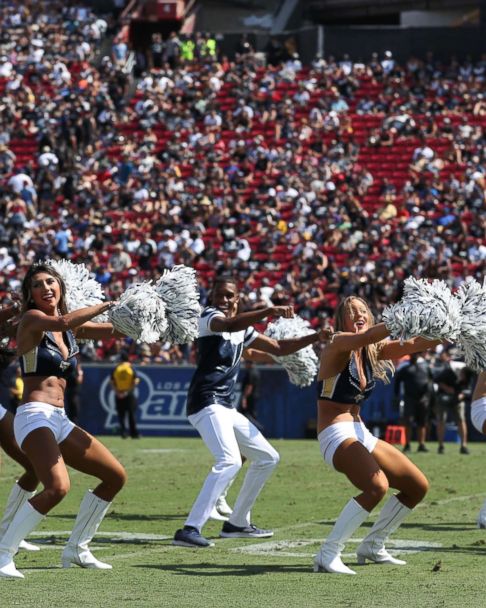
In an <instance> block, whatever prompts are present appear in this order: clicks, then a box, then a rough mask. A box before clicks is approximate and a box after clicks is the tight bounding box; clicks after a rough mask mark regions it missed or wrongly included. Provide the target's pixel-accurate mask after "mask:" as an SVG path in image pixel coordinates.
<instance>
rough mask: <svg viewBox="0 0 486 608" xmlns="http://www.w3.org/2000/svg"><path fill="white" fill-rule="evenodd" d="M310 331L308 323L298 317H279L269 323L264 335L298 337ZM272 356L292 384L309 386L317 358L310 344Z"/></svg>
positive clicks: (316, 366) (281, 338)
mask: <svg viewBox="0 0 486 608" xmlns="http://www.w3.org/2000/svg"><path fill="white" fill-rule="evenodd" d="M312 333H314V332H313V331H312V329H310V328H309V323H308V322H307V321H304V319H301V318H300V317H292V318H290V319H284V318H282V317H280V318H279V319H277V320H276V321H275V322H274V323H269V324H268V326H267V329H266V330H265V335H266V336H268V337H269V338H273V339H274V340H287V339H289V338H300V337H302V336H307V335H309V334H312ZM272 357H273V358H274V359H275V361H277V362H278V363H280V364H281V365H282V366H283V367H284V369H285V370H286V372H287V373H288V375H289V379H290V382H292V384H296V385H297V386H300V387H303V386H309V385H310V384H312V381H313V380H314V378H315V377H316V374H317V370H318V358H317V355H316V353H315V352H314V349H313V348H312V346H306V347H305V348H302V349H300V350H298V351H297V352H295V353H293V354H291V355H284V356H283V357H277V356H273V355H272Z"/></svg>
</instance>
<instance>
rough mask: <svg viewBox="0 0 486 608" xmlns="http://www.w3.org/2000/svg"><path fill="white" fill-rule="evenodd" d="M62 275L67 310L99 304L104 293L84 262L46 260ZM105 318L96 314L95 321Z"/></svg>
mask: <svg viewBox="0 0 486 608" xmlns="http://www.w3.org/2000/svg"><path fill="white" fill-rule="evenodd" d="M44 263H45V264H47V265H48V266H52V268H54V270H56V271H57V272H58V273H59V274H60V275H61V277H62V280H63V281H64V284H65V285H66V306H67V309H68V311H69V312H72V311H73V310H79V309H80V308H86V307H88V306H95V305H96V304H101V303H102V302H103V301H104V299H105V294H104V293H103V290H102V288H101V285H100V284H99V283H98V281H96V280H95V279H93V278H92V277H91V276H90V271H89V270H88V268H87V266H85V265H84V264H74V263H73V262H71V261H70V260H46V261H45V262H44ZM106 320H107V315H106V314H102V315H98V316H97V317H95V318H94V319H93V321H95V322H102V321H106Z"/></svg>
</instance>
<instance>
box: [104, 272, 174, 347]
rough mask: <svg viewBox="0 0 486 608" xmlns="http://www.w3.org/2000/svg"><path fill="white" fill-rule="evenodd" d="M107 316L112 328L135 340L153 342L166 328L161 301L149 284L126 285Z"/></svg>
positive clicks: (163, 306)
mask: <svg viewBox="0 0 486 608" xmlns="http://www.w3.org/2000/svg"><path fill="white" fill-rule="evenodd" d="M108 316H109V318H110V321H111V322H112V323H113V326H114V327H115V329H117V330H118V331H119V332H121V333H122V334H125V335H126V336H129V337H130V338H133V339H134V340H136V341H137V342H147V343H148V344H151V343H153V342H157V341H158V340H160V336H161V335H163V334H164V333H165V332H166V330H167V318H166V316H165V304H164V302H163V300H162V298H161V297H160V296H159V294H158V293H157V292H156V291H155V288H154V287H153V285H151V284H150V283H134V284H133V285H130V286H129V287H128V288H127V289H126V290H125V291H124V292H123V293H122V295H121V297H120V299H119V300H118V302H117V303H116V304H115V305H114V306H113V307H112V308H110V310H109V313H108Z"/></svg>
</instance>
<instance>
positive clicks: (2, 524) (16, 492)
mask: <svg viewBox="0 0 486 608" xmlns="http://www.w3.org/2000/svg"><path fill="white" fill-rule="evenodd" d="M34 494H35V491H34V492H28V491H27V490H24V489H23V488H21V487H20V486H19V484H18V483H15V484H14V486H13V488H12V490H11V491H10V494H9V496H8V498H7V504H6V505H5V511H4V513H3V517H2V520H1V521H0V539H1V538H2V537H3V535H4V534H5V532H6V531H7V528H8V526H9V524H10V522H11V521H12V519H13V518H14V517H15V514H16V513H17V511H18V510H19V509H20V508H21V507H22V505H23V504H24V503H26V502H27V501H28V500H29V498H32V496H34ZM19 549H24V550H25V551H39V547H38V546H37V545H32V544H31V543H28V542H26V541H25V540H21V541H20V543H19Z"/></svg>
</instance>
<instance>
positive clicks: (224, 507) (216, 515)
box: [209, 478, 234, 521]
mask: <svg viewBox="0 0 486 608" xmlns="http://www.w3.org/2000/svg"><path fill="white" fill-rule="evenodd" d="M233 481H234V478H233V479H232V480H231V481H230V482H229V484H228V486H227V488H226V490H225V491H224V492H222V494H221V496H220V497H219V498H218V500H217V501H216V504H215V505H214V507H213V510H212V511H211V515H210V516H209V518H210V519H215V520H216V521H228V519H229V516H230V515H231V514H232V513H233V509H232V508H231V507H230V506H229V504H228V503H227V502H226V495H227V494H228V490H229V489H230V487H231V485H232V483H233Z"/></svg>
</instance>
